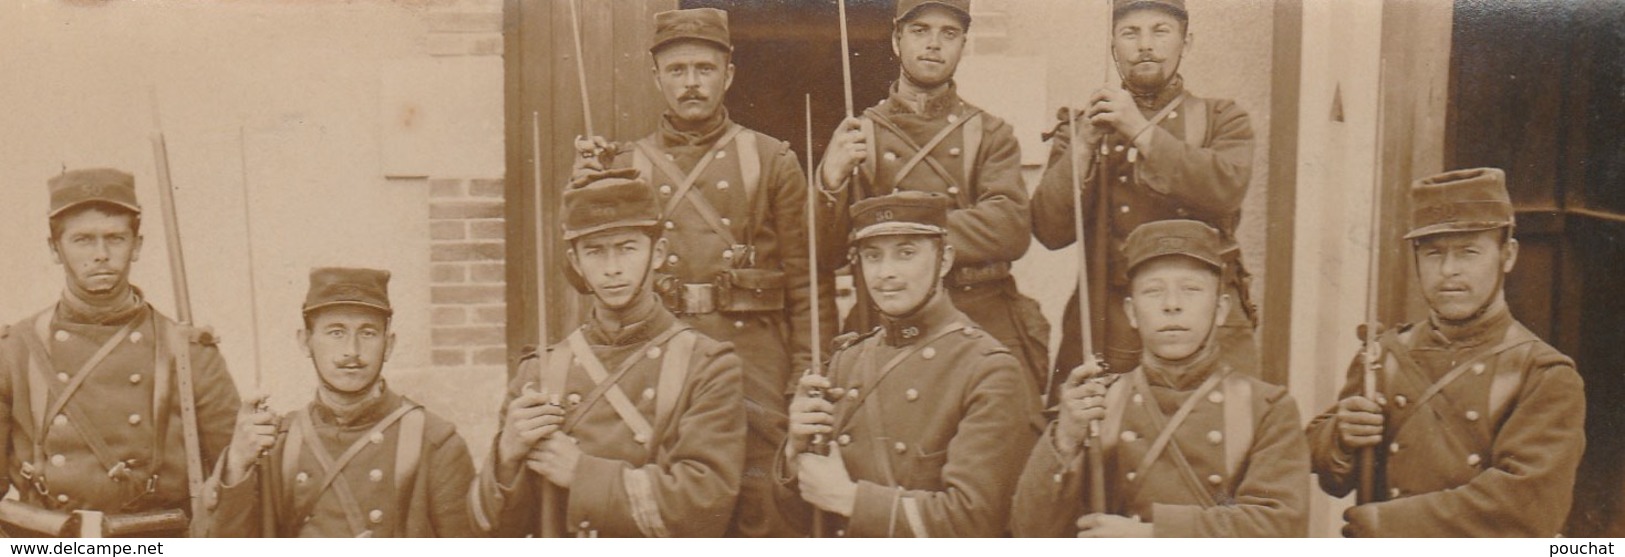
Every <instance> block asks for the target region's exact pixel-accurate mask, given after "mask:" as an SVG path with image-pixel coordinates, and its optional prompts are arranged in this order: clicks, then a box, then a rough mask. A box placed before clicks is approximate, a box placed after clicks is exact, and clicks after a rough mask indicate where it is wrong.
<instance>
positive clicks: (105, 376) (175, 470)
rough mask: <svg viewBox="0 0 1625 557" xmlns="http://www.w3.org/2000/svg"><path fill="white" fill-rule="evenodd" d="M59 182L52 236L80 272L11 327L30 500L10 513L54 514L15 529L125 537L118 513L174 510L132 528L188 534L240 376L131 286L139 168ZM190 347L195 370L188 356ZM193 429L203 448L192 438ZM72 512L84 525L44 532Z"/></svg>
mask: <svg viewBox="0 0 1625 557" xmlns="http://www.w3.org/2000/svg"><path fill="white" fill-rule="evenodd" d="M50 191H51V212H50V214H49V217H50V224H51V237H50V241H49V242H48V244H49V246H50V248H51V257H52V259H53V260H55V261H56V263H57V264H58V265H61V266H62V270H63V274H64V275H65V277H66V281H65V282H66V286H65V287H64V288H63V289H62V298H61V300H59V301H58V302H57V303H56V304H54V305H52V306H51V307H49V308H46V309H45V310H44V311H42V312H40V313H38V314H36V315H33V316H30V317H28V318H27V319H24V320H22V321H20V322H18V323H17V324H15V325H13V326H11V327H0V405H3V406H0V414H4V415H5V416H7V418H6V419H5V420H4V421H0V445H3V446H4V450H5V453H4V460H3V463H4V464H3V466H4V468H5V469H6V470H7V471H8V472H9V475H8V477H7V480H8V482H9V484H10V485H9V487H12V488H14V489H15V491H16V492H17V494H18V495H19V497H20V502H18V501H11V500H6V501H3V502H0V507H11V508H10V509H8V510H9V511H10V512H5V513H0V516H3V517H10V518H13V519H16V518H19V517H34V518H37V519H41V520H34V521H29V524H20V523H18V522H17V521H7V522H5V523H4V527H5V530H6V532H7V533H9V534H12V535H22V536H38V535H41V534H46V535H68V536H99V535H115V534H119V533H120V532H116V531H107V530H113V528H111V527H110V528H108V529H106V530H104V529H103V526H110V525H112V524H115V523H119V522H121V521H120V520H119V518H120V517H119V516H118V515H125V514H133V513H165V512H167V514H168V515H169V519H166V520H153V521H145V522H147V523H151V524H157V525H158V526H159V529H157V530H148V529H140V530H135V531H126V532H123V534H127V535H138V536H148V537H151V536H174V535H184V534H186V533H187V532H186V530H187V521H186V518H187V517H188V516H190V515H192V514H194V511H193V508H194V507H192V506H191V505H189V500H190V499H191V498H196V497H202V495H203V494H202V493H201V486H198V489H197V490H196V491H194V490H193V488H192V487H191V486H190V485H189V484H190V483H191V482H190V481H189V479H188V478H189V476H188V472H191V473H192V474H195V475H196V477H198V478H201V477H202V476H203V475H205V474H206V473H207V472H208V470H207V469H206V468H205V467H207V466H211V465H213V463H214V460H215V457H216V456H218V455H219V454H220V452H221V451H222V450H224V449H225V447H226V443H227V440H229V439H230V438H231V430H232V424H233V423H234V420H235V419H236V417H237V405H238V398H237V387H236V386H235V385H234V384H233V383H232V380H231V375H230V374H228V373H227V372H226V365H225V362H224V361H223V360H221V359H220V353H219V352H218V351H217V350H216V349H215V342H216V341H215V339H214V337H213V336H212V335H211V334H209V332H208V331H206V330H200V329H192V328H187V327H182V326H181V325H179V324H177V323H176V322H174V321H172V320H170V319H169V318H168V317H166V316H164V315H162V314H160V313H158V311H157V310H156V309H154V308H153V307H152V306H151V305H149V304H148V303H147V301H146V299H145V297H144V296H143V295H142V293H141V290H140V289H139V288H136V287H135V286H133V285H131V284H130V268H131V264H133V263H135V261H136V260H138V259H139V258H140V255H141V239H142V237H141V206H140V205H139V204H137V203H136V199H135V180H134V178H133V177H131V176H130V175H129V174H126V173H124V172H121V171H118V170H112V169H105V168H98V169H89V170H72V171H68V172H64V173H62V174H61V175H60V176H57V177H55V178H52V179H51V180H50ZM181 350H185V351H187V352H186V355H187V356H188V357H189V358H190V364H191V365H190V368H191V369H190V374H189V375H183V374H182V373H181V370H180V369H179V368H178V366H176V365H175V364H176V360H177V356H178V354H179V351H181ZM182 381H185V382H187V383H188V384H189V386H190V387H191V389H192V392H193V397H192V398H191V399H190V400H188V399H186V398H185V397H183V396H182V392H184V391H180V390H179V388H181V387H183V386H188V385H183V384H182V383H181V382H182ZM193 420H195V421H193ZM190 434H195V435H196V438H197V440H198V442H197V444H196V447H197V449H198V450H197V452H195V453H194V452H192V451H191V450H189V449H190V447H188V443H186V442H185V441H184V437H185V436H188V435H190ZM70 513H77V514H79V515H80V517H79V518H80V519H81V520H79V521H78V522H77V523H76V524H77V525H78V526H79V527H78V528H73V529H71V531H60V530H58V531H42V530H55V529H56V528H57V527H62V526H63V525H64V524H65V523H69V521H67V520H66V519H67V518H68V516H69V514H70ZM103 513H105V515H103ZM47 525H49V526H47ZM68 525H69V526H71V525H72V524H68ZM195 533H201V532H200V531H199V532H195Z"/></svg>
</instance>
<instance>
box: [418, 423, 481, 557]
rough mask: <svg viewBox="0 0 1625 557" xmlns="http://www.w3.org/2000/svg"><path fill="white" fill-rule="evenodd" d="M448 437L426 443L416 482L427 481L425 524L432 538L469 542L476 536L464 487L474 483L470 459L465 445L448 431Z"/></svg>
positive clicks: (476, 531) (466, 491)
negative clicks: (465, 540) (432, 530)
mask: <svg viewBox="0 0 1625 557" xmlns="http://www.w3.org/2000/svg"><path fill="white" fill-rule="evenodd" d="M447 431H448V432H449V434H448V435H445V436H443V437H441V438H440V439H437V440H435V442H433V443H430V446H429V447H428V451H427V452H428V454H427V455H425V456H427V458H426V459H425V461H424V463H425V464H427V465H428V466H427V467H425V468H420V469H419V470H418V476H419V477H420V478H426V479H427V480H428V487H429V521H430V524H431V525H432V526H433V528H434V535H435V536H438V537H442V538H471V537H474V536H477V535H479V533H480V532H479V530H478V529H477V528H475V526H474V524H473V521H471V520H469V512H470V509H469V508H468V504H469V500H468V487H469V485H470V484H471V483H472V482H473V481H474V459H473V457H472V456H470V455H469V453H468V443H466V442H464V441H463V437H462V436H461V435H458V434H457V432H456V430H454V429H449V428H448V430H447Z"/></svg>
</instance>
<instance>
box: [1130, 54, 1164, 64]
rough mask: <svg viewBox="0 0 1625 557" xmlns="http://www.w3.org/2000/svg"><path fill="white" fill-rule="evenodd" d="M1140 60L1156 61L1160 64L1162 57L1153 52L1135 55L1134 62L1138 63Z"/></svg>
mask: <svg viewBox="0 0 1625 557" xmlns="http://www.w3.org/2000/svg"><path fill="white" fill-rule="evenodd" d="M1141 62H1156V63H1158V64H1161V63H1162V62H1163V59H1162V58H1158V57H1157V56H1156V55H1154V54H1142V55H1140V56H1136V57H1135V58H1134V63H1136V64H1139V63H1141Z"/></svg>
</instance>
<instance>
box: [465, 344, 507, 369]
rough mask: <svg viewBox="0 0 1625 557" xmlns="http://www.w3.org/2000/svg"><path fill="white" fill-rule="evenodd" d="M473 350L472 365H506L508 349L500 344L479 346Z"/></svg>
mask: <svg viewBox="0 0 1625 557" xmlns="http://www.w3.org/2000/svg"><path fill="white" fill-rule="evenodd" d="M473 352H474V365H477V366H501V365H508V349H507V348H503V347H501V346H493V347H489V348H479V349H476V350H474V351H473Z"/></svg>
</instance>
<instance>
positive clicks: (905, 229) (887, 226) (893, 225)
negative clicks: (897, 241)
mask: <svg viewBox="0 0 1625 557" xmlns="http://www.w3.org/2000/svg"><path fill="white" fill-rule="evenodd" d="M947 233H948V231H947V230H943V229H942V228H941V227H937V226H932V225H929V224H920V223H915V222H888V223H884V224H876V225H871V226H868V227H865V228H863V229H861V230H858V231H857V232H854V233H852V241H854V242H856V241H858V240H863V239H867V238H874V237H876V236H915V235H928V236H941V235H943V234H947Z"/></svg>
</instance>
